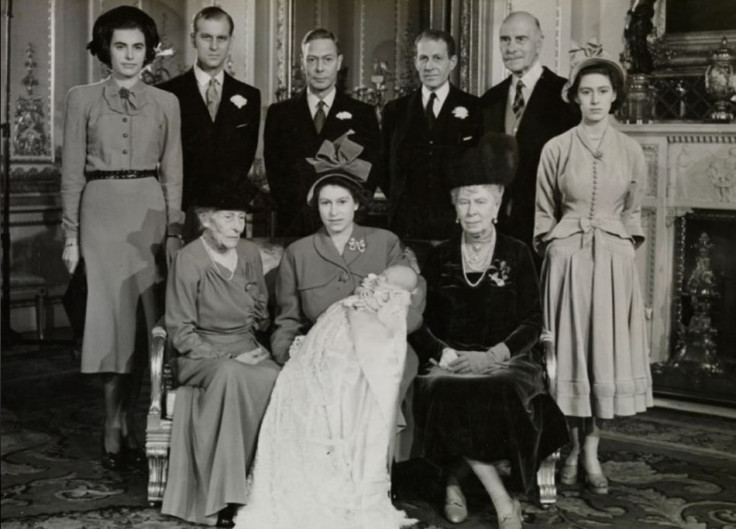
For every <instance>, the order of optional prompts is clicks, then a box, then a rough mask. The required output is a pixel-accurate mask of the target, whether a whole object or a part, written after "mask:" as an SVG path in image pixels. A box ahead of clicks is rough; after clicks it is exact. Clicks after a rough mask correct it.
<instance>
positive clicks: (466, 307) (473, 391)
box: [410, 133, 568, 529]
mask: <svg viewBox="0 0 736 529" xmlns="http://www.w3.org/2000/svg"><path fill="white" fill-rule="evenodd" d="M517 157H518V155H517V149H516V143H515V141H514V139H513V138H512V137H510V136H506V135H502V134H492V133H488V134H486V135H485V136H484V137H483V138H482V140H481V141H480V142H479V145H478V146H477V147H476V148H473V149H470V150H468V151H466V152H465V153H464V154H463V155H462V156H461V157H460V158H459V159H457V160H456V161H455V162H454V163H453V165H452V166H451V167H450V170H449V177H450V179H451V183H452V195H451V198H452V203H453V204H454V206H455V211H456V214H457V220H458V223H459V224H460V226H461V227H462V234H460V235H459V236H457V237H456V238H453V239H450V240H449V241H447V242H445V243H443V244H441V245H439V246H437V247H435V248H434V249H433V250H432V252H431V253H430V255H429V256H428V259H427V262H426V263H425V266H424V267H423V269H422V272H423V274H424V276H425V278H426V280H427V310H426V312H425V316H424V318H425V319H424V326H423V327H422V328H421V329H420V330H419V331H417V332H416V333H414V334H413V335H412V336H411V337H410V342H411V344H412V345H413V346H414V348H415V350H416V351H417V353H418V354H419V356H420V358H422V359H423V360H425V361H426V365H427V367H428V369H427V370H426V371H425V372H424V373H423V374H422V375H420V376H418V377H417V379H416V381H415V387H414V390H415V401H414V402H415V406H414V412H415V413H414V418H415V421H416V423H417V437H416V438H415V445H414V448H415V450H416V451H418V454H417V455H420V456H422V457H423V458H425V459H426V460H428V461H430V462H431V463H433V464H435V465H436V466H437V467H439V468H440V469H442V471H443V474H444V477H445V480H446V481H445V505H444V511H445V516H446V517H447V518H448V520H450V521H451V522H453V523H460V522H462V521H463V520H464V519H465V518H466V517H467V505H466V501H465V496H464V494H463V492H462V488H461V487H462V484H463V478H464V476H465V475H467V474H469V473H470V471H471V470H472V473H474V474H475V475H476V476H477V477H478V478H479V480H480V482H481V483H482V484H483V486H484V488H485V490H486V491H487V493H488V495H489V497H490V499H491V501H492V503H493V506H494V508H495V511H496V514H497V516H498V521H499V527H500V528H501V529H512V528H517V529H518V528H521V527H522V517H521V506H520V504H519V502H518V501H517V500H515V499H512V498H511V496H510V495H509V493H508V492H507V490H506V487H505V485H504V483H503V481H502V478H501V475H500V474H499V471H498V470H497V467H499V468H502V467H503V466H504V465H501V464H499V463H500V462H502V461H509V462H510V467H511V475H510V478H511V482H512V484H514V485H516V486H517V487H518V488H520V489H521V490H522V491H523V492H527V493H529V492H531V490H532V489H533V487H534V484H535V481H534V477H535V474H536V472H537V469H538V466H539V462H540V461H542V460H543V459H544V458H545V457H547V456H548V455H549V454H551V453H553V452H554V451H555V450H557V449H558V448H559V447H560V446H562V445H563V444H564V443H566V442H567V439H568V436H567V429H566V425H565V420H564V416H563V415H562V413H561V412H560V410H559V409H558V408H557V406H556V405H555V403H554V401H553V400H552V399H551V398H550V397H549V395H547V394H546V392H545V385H544V378H543V371H542V367H541V362H540V357H539V356H538V355H539V353H538V352H537V351H536V350H535V346H536V344H537V342H538V339H539V335H540V332H541V329H542V311H541V307H540V302H539V284H538V281H537V277H536V272H535V268H534V263H533V261H532V256H531V252H530V250H529V248H527V246H526V245H525V244H524V243H522V242H521V241H518V240H516V239H513V238H511V237H507V236H505V235H504V234H502V233H499V232H498V231H497V230H496V228H495V221H496V216H497V214H498V209H499V206H500V204H501V198H502V195H503V190H504V186H505V185H508V184H509V183H510V181H511V180H512V179H513V177H514V173H515V170H516V163H517Z"/></svg>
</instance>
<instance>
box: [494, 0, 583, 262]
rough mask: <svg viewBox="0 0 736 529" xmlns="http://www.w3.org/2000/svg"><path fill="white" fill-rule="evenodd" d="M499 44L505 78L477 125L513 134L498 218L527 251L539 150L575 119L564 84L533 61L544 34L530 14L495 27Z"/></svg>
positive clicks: (520, 13)
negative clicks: (512, 171) (508, 179)
mask: <svg viewBox="0 0 736 529" xmlns="http://www.w3.org/2000/svg"><path fill="white" fill-rule="evenodd" d="M500 41H501V42H500V44H501V56H502V58H503V62H504V64H505V65H506V68H508V69H509V70H510V71H511V75H510V76H509V77H507V78H506V79H504V80H503V81H502V82H501V83H499V84H497V85H496V86H494V87H492V88H491V89H490V90H488V91H487V92H486V93H485V94H484V95H483V96H482V97H481V107H482V109H483V124H484V129H485V130H487V131H493V132H505V133H506V134H511V135H514V136H515V137H516V141H517V143H518V144H519V167H518V169H517V172H516V179H515V180H514V182H513V183H512V184H511V185H510V186H509V187H508V188H507V189H506V192H505V193H504V197H503V202H502V204H501V210H500V212H499V219H498V220H499V228H500V229H501V230H502V231H503V232H504V233H506V234H507V235H511V236H512V237H516V238H517V239H520V240H522V241H524V242H525V243H527V244H528V245H529V247H530V248H531V244H532V234H533V232H534V195H535V193H536V189H537V166H538V165H539V156H540V154H541V152H542V147H543V146H544V144H545V143H547V141H549V140H550V139H551V138H553V137H555V136H557V135H559V134H562V133H563V132H565V131H566V130H568V129H569V128H570V127H573V126H574V125H576V124H577V123H578V121H579V119H580V118H579V116H578V115H577V113H576V112H575V111H574V110H573V108H572V107H571V106H570V105H568V104H567V103H565V102H564V101H563V100H562V96H561V94H562V87H563V85H564V84H565V82H567V80H566V79H564V78H563V77H559V76H557V75H555V74H554V73H552V72H551V71H550V70H549V69H547V68H546V67H543V66H542V65H541V64H540V63H539V51H540V50H541V49H542V43H543V42H544V36H543V35H542V31H541V29H540V26H539V21H538V20H537V19H536V18H535V17H534V16H532V15H530V14H529V13H526V12H524V11H517V12H515V13H511V14H510V15H509V16H508V17H506V19H505V20H504V22H503V24H501V31H500ZM535 257H536V256H535ZM537 265H538V266H539V265H540V261H539V260H537Z"/></svg>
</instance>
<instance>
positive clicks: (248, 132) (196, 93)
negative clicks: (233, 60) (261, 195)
mask: <svg viewBox="0 0 736 529" xmlns="http://www.w3.org/2000/svg"><path fill="white" fill-rule="evenodd" d="M233 29H234V27H233V19H232V18H231V17H230V15H229V14H228V13H227V12H226V11H224V10H223V9H221V8H220V7H206V8H204V9H202V10H201V11H199V12H198V13H197V14H196V15H195V16H194V18H193V20H192V31H191V34H190V37H191V39H192V45H193V46H194V48H195V49H196V51H197V60H196V63H195V64H194V66H193V67H192V68H191V69H190V70H188V71H187V72H186V73H184V74H182V75H180V76H178V77H175V78H173V79H171V80H169V81H166V82H165V83H163V84H161V85H160V86H159V88H162V89H164V90H167V91H169V92H171V93H173V94H175V95H176V96H177V97H178V98H179V106H180V108H181V141H182V147H183V150H184V192H183V196H182V209H184V211H187V217H188V218H187V223H188V226H191V225H192V222H193V221H192V219H191V217H193V212H192V211H191V209H192V204H193V202H195V201H196V199H197V197H199V196H202V195H203V194H205V192H206V191H207V190H208V189H209V187H210V186H212V185H213V184H215V183H216V184H218V185H222V186H223V187H228V186H229V187H237V188H240V189H243V191H244V192H246V193H247V194H248V196H249V197H252V195H253V193H254V192H255V187H254V186H253V185H252V184H251V183H250V181H249V180H248V178H247V175H248V171H250V168H251V165H253V159H254V158H255V154H256V147H257V146H258V127H259V125H260V120H261V93H260V91H259V90H258V89H256V88H254V87H252V86H250V85H247V84H245V83H242V82H240V81H238V80H236V79H235V78H234V77H232V76H231V75H229V74H228V73H227V72H225V62H226V61H227V58H228V54H229V53H230V45H231V43H232V36H233ZM195 224H196V223H195ZM190 229H191V228H190ZM190 235H191V234H190Z"/></svg>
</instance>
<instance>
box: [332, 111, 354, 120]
mask: <svg viewBox="0 0 736 529" xmlns="http://www.w3.org/2000/svg"><path fill="white" fill-rule="evenodd" d="M335 117H336V118H337V119H353V115H352V114H351V113H350V112H348V111H347V110H343V111H342V112H338V113H337V115H336V116H335Z"/></svg>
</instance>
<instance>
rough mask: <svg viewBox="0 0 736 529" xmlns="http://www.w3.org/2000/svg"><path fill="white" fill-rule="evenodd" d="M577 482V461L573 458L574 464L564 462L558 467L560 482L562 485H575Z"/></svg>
mask: <svg viewBox="0 0 736 529" xmlns="http://www.w3.org/2000/svg"><path fill="white" fill-rule="evenodd" d="M577 482H578V461H577V459H576V460H575V464H572V463H568V462H567V461H565V463H564V464H563V465H562V468H561V469H560V483H562V484H563V485H575V484H576V483H577Z"/></svg>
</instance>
